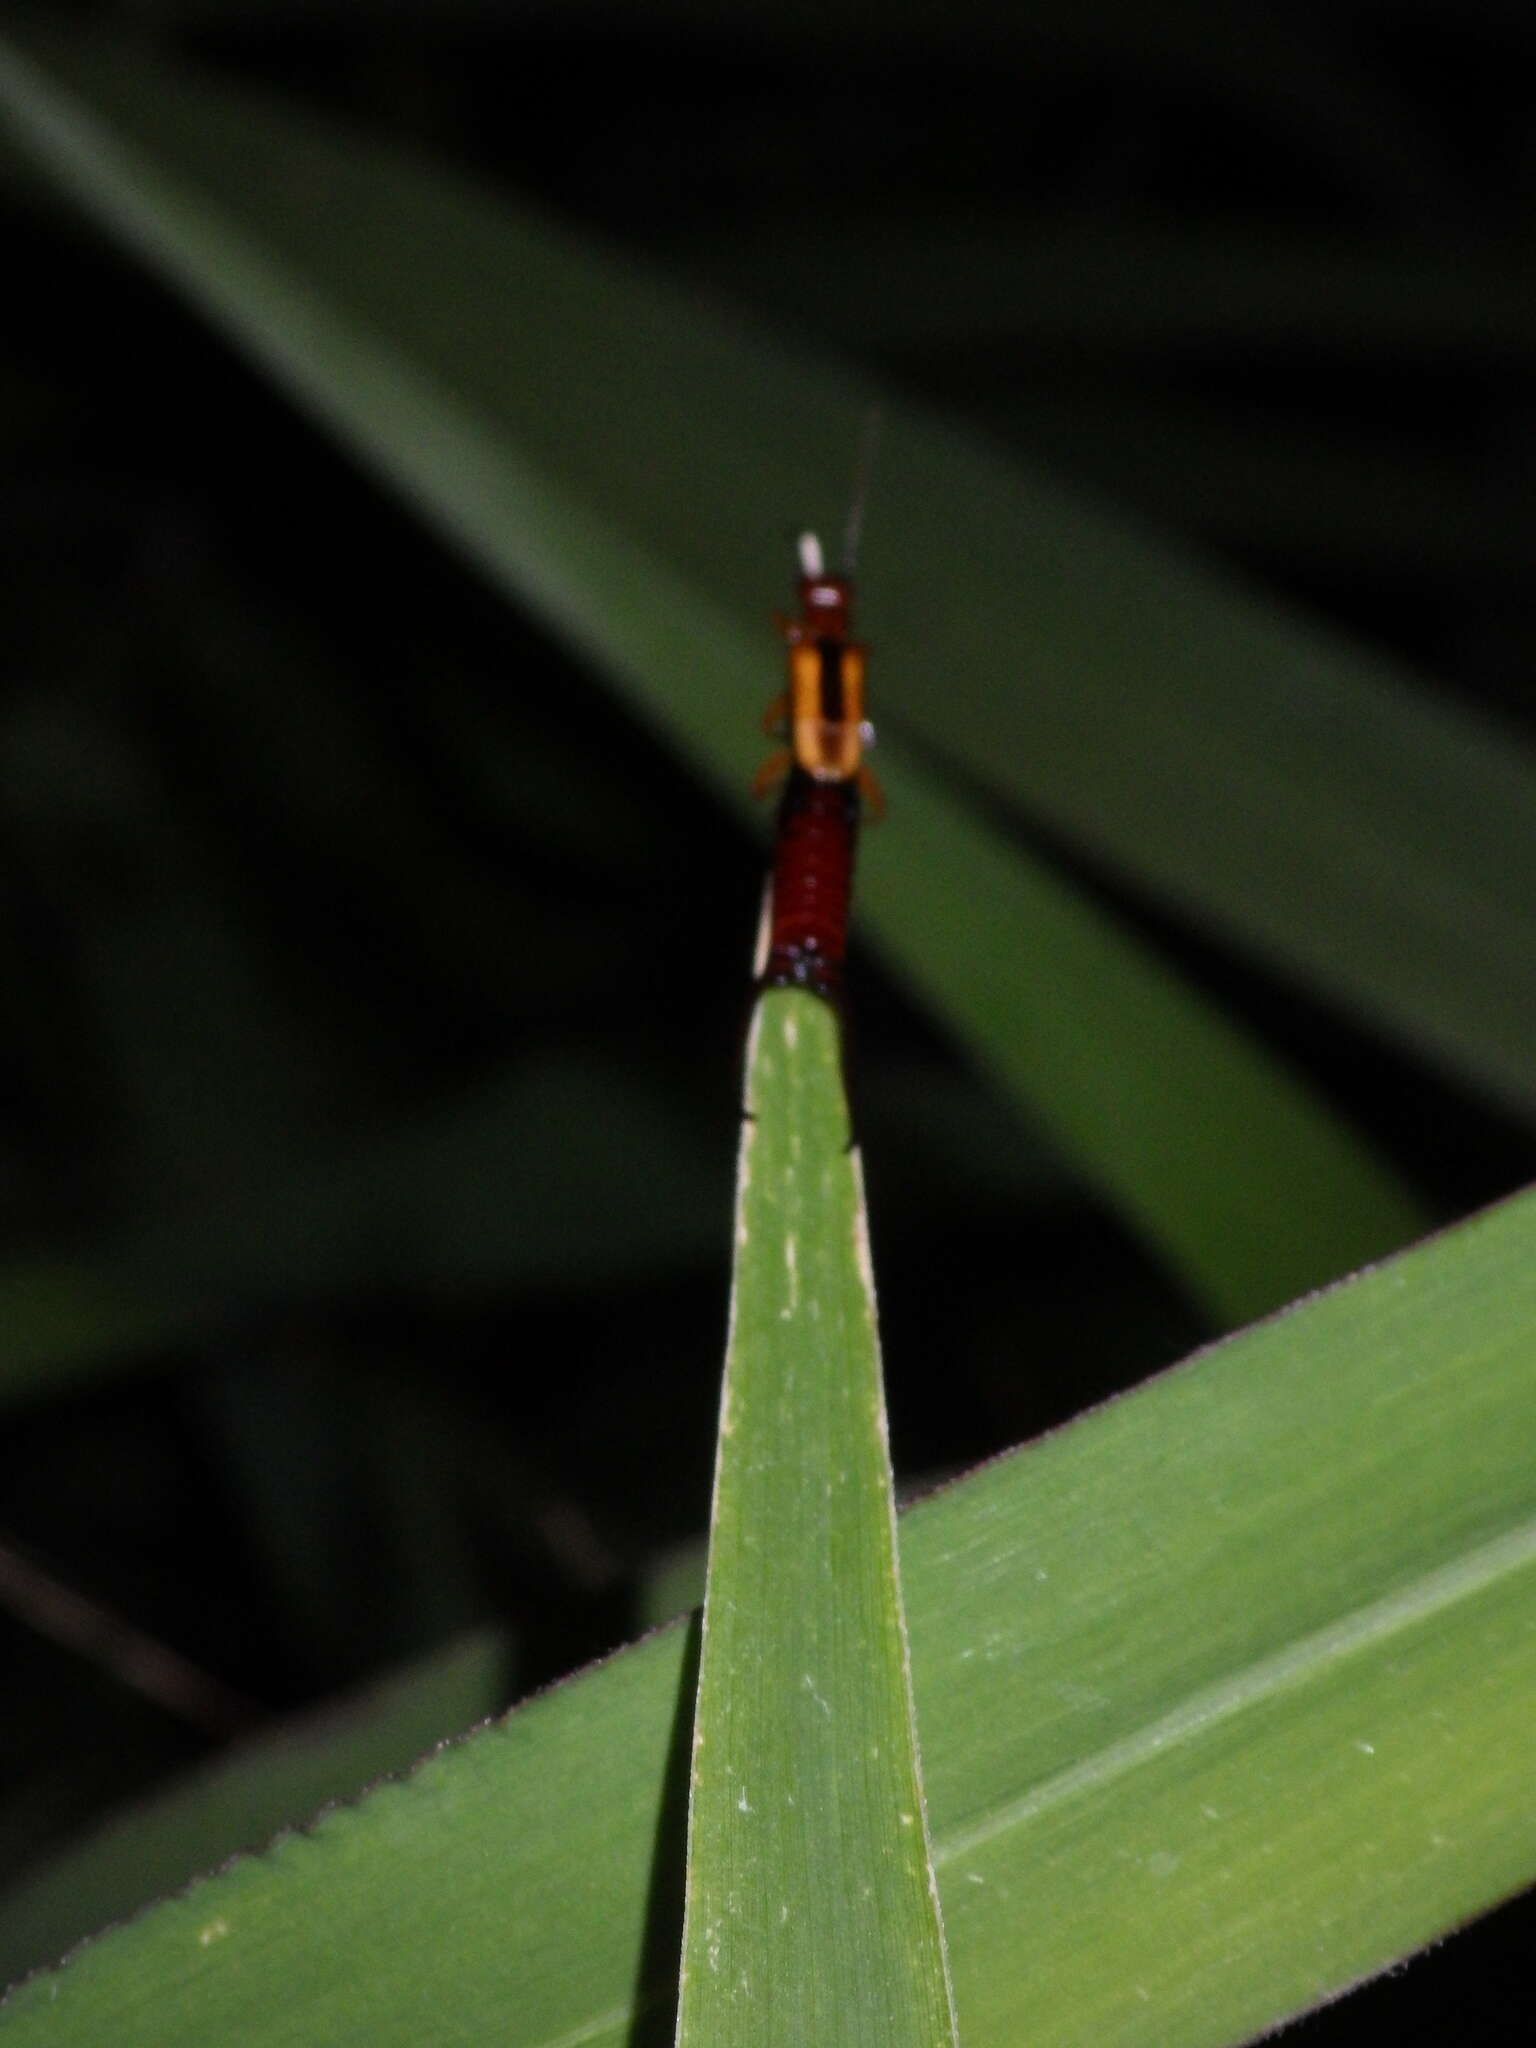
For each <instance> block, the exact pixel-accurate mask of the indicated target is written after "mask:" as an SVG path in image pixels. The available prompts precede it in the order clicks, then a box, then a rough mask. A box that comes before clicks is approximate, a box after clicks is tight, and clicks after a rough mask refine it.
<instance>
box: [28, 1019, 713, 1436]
mask: <svg viewBox="0 0 1536 2048" xmlns="http://www.w3.org/2000/svg"><path fill="white" fill-rule="evenodd" d="M725 1158H726V1153H725V1147H724V1144H723V1143H722V1145H721V1147H720V1148H719V1157H718V1159H717V1158H715V1157H714V1156H713V1148H710V1147H707V1146H705V1145H702V1144H701V1143H700V1141H699V1139H698V1137H697V1135H696V1133H695V1132H694V1131H693V1129H692V1128H691V1126H690V1125H689V1124H688V1123H687V1121H685V1120H684V1119H683V1118H681V1117H680V1116H679V1115H678V1114H677V1113H676V1110H675V1107H674V1105H673V1104H672V1102H671V1101H670V1100H669V1099H668V1096H667V1094H666V1091H665V1090H664V1089H658V1088H656V1087H654V1086H653V1085H652V1084H651V1083H649V1082H648V1081H647V1079H646V1077H645V1075H644V1074H642V1073H639V1072H637V1071H634V1070H631V1071H629V1072H626V1073H619V1072H615V1071H614V1070H613V1069H612V1068H611V1067H610V1066H608V1065H606V1064H604V1063H602V1062H600V1061H597V1060H595V1059H585V1058H582V1057H579V1056H574V1057H568V1058H558V1057H542V1058H541V1057H533V1056H531V1057H529V1058H528V1059H526V1060H522V1061H519V1062H518V1063H516V1064H515V1065H513V1066H510V1067H509V1068H508V1069H507V1070H506V1071H505V1072H504V1073H502V1074H499V1075H497V1076H496V1077H495V1078H494V1079H493V1080H491V1081H489V1082H487V1083H486V1084H485V1085H484V1086H483V1087H481V1088H479V1089H471V1090H467V1091H466V1092H465V1093H464V1094H463V1096H462V1098H461V1099H460V1100H458V1101H456V1102H450V1103H445V1104H444V1105H442V1106H441V1107H440V1108H438V1109H435V1110H433V1111H430V1112H426V1113H423V1114H422V1115H420V1116H418V1117H415V1118H412V1119H410V1120H406V1121H402V1122H401V1123H400V1124H399V1125H398V1126H397V1127H396V1128H395V1129H393V1130H383V1131H380V1132H378V1133H377V1134H376V1135H375V1136H373V1137H370V1138H368V1139H365V1140H363V1141H361V1142H359V1143H357V1144H355V1145H352V1146H347V1147H341V1148H337V1149H336V1150H335V1151H333V1152H332V1153H331V1154H330V1155H329V1156H326V1155H322V1156H320V1157H318V1158H316V1159H313V1160H312V1161H310V1162H309V1163H308V1164H306V1165H302V1166H298V1167H295V1168H294V1169H293V1170H292V1171H291V1172H289V1173H287V1174H284V1175H282V1176H279V1177H276V1178H273V1177H270V1176H267V1177H265V1178H264V1177H262V1176H260V1175H253V1176H252V1181H251V1184H250V1185H249V1187H248V1189H247V1190H245V1191H244V1192H240V1191H237V1192H236V1193H235V1194H234V1195H233V1196H232V1197H229V1198H226V1199H225V1200H223V1201H220V1200H217V1199H210V1200H208V1201H205V1202H203V1203H201V1204H200V1205H199V1206H198V1207H197V1208H195V1209H177V1208H174V1207H173V1208H171V1209H170V1210H169V1211H168V1212H166V1213H164V1214H162V1215H160V1216H158V1217H156V1216H150V1217H146V1218H145V1219H144V1220H143V1221H142V1222H141V1224H140V1225H139V1227H138V1229H137V1230H136V1231H134V1232H133V1233H132V1234H131V1235H128V1236H125V1237H124V1238H122V1239H121V1240H120V1241H119V1242H118V1243H117V1244H116V1245H115V1246H112V1247H110V1248H107V1249H105V1250H103V1251H102V1252H101V1253H100V1254H99V1255H98V1257H97V1258H96V1259H95V1260H93V1261H87V1260H85V1259H79V1260H76V1261H73V1262H71V1261H63V1260H59V1261H51V1262H46V1263H44V1262H39V1263H37V1264H24V1263H22V1262H19V1261H18V1262H15V1263H13V1264H12V1265H10V1266H9V1267H0V1327H3V1329H4V1332H5V1334H4V1338H3V1340H0V1404H3V1403H4V1402H7V1401H11V1400H18V1399H32V1398H35V1397H36V1396H38V1395H40V1394H43V1393H46V1392H48V1391H51V1390H52V1389H53V1388H54V1387H55V1386H57V1385H60V1384H62V1383H64V1382H66V1381H70V1380H75V1379H79V1378H82V1377H85V1376H88V1375H90V1374H94V1373H96V1372H98V1371H100V1370H102V1369H104V1368H106V1367H108V1366H114V1365H115V1366H122V1365H127V1364H131V1363H133V1362H134V1360H135V1359H136V1358H138V1357H141V1356H143V1355H144V1354H145V1353H146V1352H150V1351H154V1350H164V1349H166V1348H168V1347H170V1346H172V1345H175V1344H178V1343H181V1342H184V1341H186V1340H187V1339H188V1338H196V1339H200V1340H206V1339H207V1338H208V1337H209V1336H210V1335H216V1334H218V1332H219V1331H220V1330H221V1328H223V1327H224V1326H227V1325H228V1324H230V1323H231V1322H233V1323H236V1324H238V1323H239V1322H240V1321H241V1320H242V1319H244V1318H246V1317H248V1316H251V1315H253V1314H261V1313H263V1312H266V1311H270V1310H274V1309H282V1308H292V1307H294V1306H302V1305H321V1304H325V1303H334V1302H337V1301H342V1300H352V1301H356V1300H358V1299H364V1300H379V1301H390V1300H399V1299H401V1298H403V1297H409V1298H413V1299H418V1300H420V1299H426V1300H438V1301H444V1302H462V1301H465V1300H474V1299H481V1300H483V1299H485V1298H486V1297H488V1296H495V1295H497V1294H502V1293H511V1292H514V1291H516V1290H518V1289H520V1288H523V1289H526V1288H550V1289H558V1288H562V1287H564V1288H570V1287H574V1286H578V1285H580V1286H591V1285H597V1284H599V1283H600V1282H602V1281H606V1280H611V1279H613V1278H615V1277H617V1278H621V1279H629V1278H633V1277H636V1276H639V1275H645V1274H654V1273H655V1272H656V1271H657V1270H658V1269H669V1268H675V1267H677V1266H678V1265H680V1264H691V1263H695V1262H702V1261H703V1260H705V1259H708V1258H710V1257H712V1256H713V1254H714V1253H715V1251H716V1250H717V1247H718V1242H719V1236H718V1229H719V1188H720V1185H721V1175H722V1174H723V1173H724V1171H725Z"/></svg>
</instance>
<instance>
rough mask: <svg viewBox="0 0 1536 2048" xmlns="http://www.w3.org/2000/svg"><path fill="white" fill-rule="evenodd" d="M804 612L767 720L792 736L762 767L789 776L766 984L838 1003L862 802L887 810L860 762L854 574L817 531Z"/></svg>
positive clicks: (770, 784) (793, 624)
mask: <svg viewBox="0 0 1536 2048" xmlns="http://www.w3.org/2000/svg"><path fill="white" fill-rule="evenodd" d="M799 597H800V610H799V613H798V614H797V615H796V616H795V617H793V618H785V619H782V620H781V621H780V623H781V625H782V627H783V632H784V639H785V642H786V644H787V646H788V649H789V688H788V689H787V690H786V691H784V693H783V694H782V695H781V696H779V697H777V698H775V700H774V702H773V703H772V704H771V705H770V706H769V709H768V712H767V715H766V716H765V718H764V720H763V724H764V728H765V730H766V731H768V732H769V733H771V734H775V735H777V736H778V737H780V738H782V739H783V740H785V741H786V742H787V744H785V745H784V746H781V747H779V748H778V749H777V750H776V751H775V752H774V753H772V754H770V755H769V757H768V759H767V760H766V761H765V762H764V763H763V765H762V767H761V768H760V769H759V770H758V773H757V778H756V781H755V782H754V784H753V788H754V790H755V792H756V794H757V795H759V796H766V795H767V793H768V792H769V790H771V789H772V788H774V787H775V786H776V785H777V784H778V783H779V782H780V781H781V780H782V781H783V783H784V794H783V796H782V797H781V798H780V800H779V818H778V827H777V830H776V833H775V836H774V848H773V873H772V883H771V895H770V900H769V910H768V929H767V951H766V955H765V957H764V961H763V966H762V971H761V973H760V975H759V977H758V978H759V982H760V984H761V986H763V987H764V988H804V989H808V990H810V991H811V992H812V993H813V994H815V995H819V996H824V997H826V998H827V1000H828V1001H830V1002H835V1001H836V1000H837V997H838V994H839V991H840V989H841V986H842V974H843V959H844V955H845V953H846V951H847V943H848V905H849V898H850V895H851V892H852V888H853V856H854V847H855V844H856V842H857V838H858V829H859V812H860V808H861V804H865V805H867V806H868V808H869V811H870V815H871V816H872V817H874V818H879V817H881V816H882V815H883V814H884V810H885V801H884V798H883V797H882V795H881V793H880V785H879V784H878V783H877V782H876V780H875V778H874V776H873V775H872V774H871V773H870V771H869V768H868V766H867V764H866V763H865V760H864V750H865V749H866V748H867V747H868V746H869V745H870V744H871V742H872V741H873V739H874V731H873V728H872V727H871V726H870V725H869V723H868V721H867V720H866V719H865V716H864V647H863V644H862V643H861V642H860V641H857V640H854V639H852V638H851V637H850V630H849V629H850V614H851V611H852V605H853V579H852V577H851V575H849V574H848V573H847V572H846V571H845V572H843V573H841V574H832V573H831V572H829V571H828V570H827V568H826V566H825V563H824V561H823V558H822V552H821V543H820V541H819V540H818V539H817V538H816V536H815V534H813V533H807V534H802V535H801V538H800V584H799Z"/></svg>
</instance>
